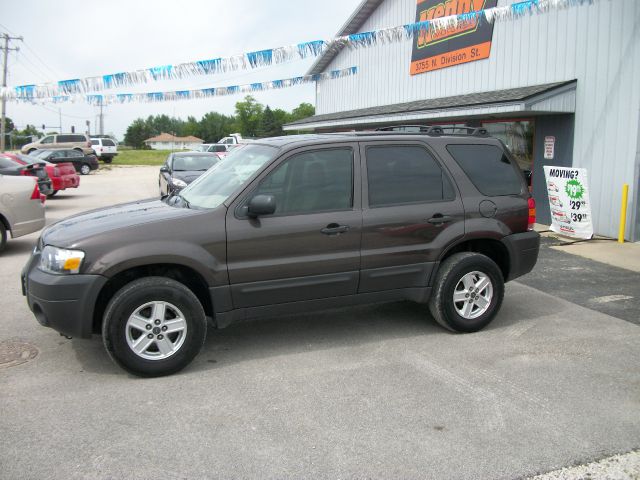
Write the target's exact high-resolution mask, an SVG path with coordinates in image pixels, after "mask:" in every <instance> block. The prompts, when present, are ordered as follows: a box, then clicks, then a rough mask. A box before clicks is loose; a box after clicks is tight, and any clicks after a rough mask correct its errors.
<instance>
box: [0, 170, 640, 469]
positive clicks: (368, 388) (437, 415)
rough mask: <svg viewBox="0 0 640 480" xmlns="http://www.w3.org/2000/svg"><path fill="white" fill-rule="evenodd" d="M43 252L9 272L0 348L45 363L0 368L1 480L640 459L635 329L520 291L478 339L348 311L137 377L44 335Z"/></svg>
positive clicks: (238, 336)
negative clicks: (29, 265) (17, 349)
mask: <svg viewBox="0 0 640 480" xmlns="http://www.w3.org/2000/svg"><path fill="white" fill-rule="evenodd" d="M156 194H157V167H134V168H113V169H112V170H110V171H104V170H103V171H100V172H99V173H98V174H95V175H90V176H87V177H82V183H81V186H80V188H79V189H77V190H76V191H69V192H61V193H60V194H59V195H60V196H59V197H56V198H55V199H52V200H49V201H47V217H48V221H49V222H51V221H54V220H58V219H60V218H63V217H65V216H67V215H70V214H72V213H75V212H79V211H82V210H86V209H90V208H96V207H100V206H107V205H111V204H115V203H121V202H123V201H127V200H133V199H139V198H147V197H149V196H153V195H156ZM36 238H37V235H31V236H29V237H27V238H24V239H17V240H10V241H9V244H8V248H7V251H6V252H5V253H4V254H3V255H2V257H0V265H1V268H0V282H1V283H2V289H0V305H1V306H2V317H1V319H0V342H4V343H5V344H8V343H9V342H13V343H17V342H23V343H26V344H30V345H33V346H35V347H36V348H37V351H35V350H34V352H35V353H37V355H35V353H33V355H32V356H35V358H32V359H31V360H29V361H26V362H25V363H22V364H19V365H15V366H7V365H5V366H4V367H3V366H2V365H0V412H1V415H0V478H6V479H20V478H60V479H74V478H135V479H148V478H163V479H182V478H184V479H196V478H225V479H227V478H469V479H478V478H483V479H494V478H495V479H500V478H505V479H510V478H521V477H526V476H530V475H534V474H536V473H540V472H546V471H550V470H554V469H556V468H559V467H563V466H567V465H572V464H575V463H584V462H587V461H590V460H593V459H599V458H602V457H605V456H608V455H611V454H615V453H622V452H627V451H629V450H632V449H636V448H638V447H639V446H640V414H639V412H640V349H639V348H638V345H640V327H639V326H638V325H636V324H633V323H631V322H628V321H625V320H623V319H619V318H615V317H613V316H609V315H607V314H605V313H602V312H597V311H594V310H590V309H588V308H585V307H583V306H580V305H577V304H575V303H571V302H570V301H567V300H565V299H562V298H559V297H557V296H554V295H550V294H548V293H544V292H541V291H540V290H537V289H534V288H532V287H530V286H526V285H524V284H522V283H518V282H513V283H510V284H508V286H507V290H506V294H505V301H504V305H503V308H502V310H501V312H500V314H499V315H498V317H497V318H496V319H495V321H494V322H493V323H492V324H491V325H490V326H489V327H488V328H486V329H485V330H483V331H482V332H479V333H476V334H470V335H455V334H451V333H449V332H447V331H445V330H443V329H441V328H440V327H438V326H437V325H436V324H435V322H434V321H433V320H432V319H431V317H430V315H429V313H428V310H427V309H426V308H425V307H424V306H420V305H414V304H410V303H395V304H389V305H378V306H367V307H357V308H344V309H336V310H332V311H327V312H322V313H314V314H306V315H300V316H295V317H283V318H273V319H270V320H266V321H261V322H253V323H244V324H238V325H232V326H230V327H229V328H227V329H224V330H220V331H215V330H210V331H209V336H208V339H207V342H206V344H205V347H204V349H203V351H202V352H201V354H200V355H199V357H198V358H197V359H196V360H195V361H194V363H193V364H192V365H191V366H190V367H188V368H187V369H186V370H185V371H184V372H182V373H180V374H178V375H174V376H171V377H166V378H159V379H139V378H136V377H132V376H129V375H127V374H126V373H124V372H123V371H122V370H120V369H119V368H118V367H116V366H115V365H114V364H113V363H112V362H111V361H110V360H109V358H108V356H107V354H106V353H105V351H104V349H103V347H102V342H101V340H100V338H97V337H95V338H93V339H92V340H77V339H73V340H68V339H66V338H64V337H61V336H59V335H58V334H57V333H56V332H55V331H53V330H50V329H46V328H43V327H41V326H39V325H38V323H37V322H36V320H35V319H34V317H33V315H32V314H31V313H30V312H29V310H28V308H27V305H26V302H25V301H24V298H23V297H22V295H21V292H20V281H19V272H20V270H21V268H22V266H23V265H24V263H25V261H26V259H27V256H28V255H29V252H30V250H31V248H32V246H33V244H34V242H35V240H36ZM636 298H637V297H636Z"/></svg>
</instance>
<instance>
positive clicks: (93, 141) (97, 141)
mask: <svg viewBox="0 0 640 480" xmlns="http://www.w3.org/2000/svg"><path fill="white" fill-rule="evenodd" d="M91 145H100V140H96V139H94V138H92V139H91Z"/></svg>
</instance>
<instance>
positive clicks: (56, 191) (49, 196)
mask: <svg viewBox="0 0 640 480" xmlns="http://www.w3.org/2000/svg"><path fill="white" fill-rule="evenodd" d="M59 191H60V190H54V191H53V192H51V193H50V194H49V195H47V198H51V197H53V196H55V194H56V193H58V192H59Z"/></svg>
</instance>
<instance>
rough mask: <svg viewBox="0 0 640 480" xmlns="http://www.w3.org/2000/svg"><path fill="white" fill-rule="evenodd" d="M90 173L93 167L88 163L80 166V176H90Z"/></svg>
mask: <svg viewBox="0 0 640 480" xmlns="http://www.w3.org/2000/svg"><path fill="white" fill-rule="evenodd" d="M89 173H91V166H90V165H89V164H88V163H83V164H82V165H80V174H82V175H89Z"/></svg>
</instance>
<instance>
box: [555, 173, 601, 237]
mask: <svg viewBox="0 0 640 480" xmlns="http://www.w3.org/2000/svg"><path fill="white" fill-rule="evenodd" d="M544 176H545V178H546V181H547V193H548V195H549V208H550V209H551V230H553V231H554V232H557V233H560V234H562V235H567V236H569V237H575V238H584V239H589V238H591V237H592V236H593V224H592V223H591V202H590V201H589V187H588V182H587V170H586V169H585V168H566V167H550V166H545V167H544Z"/></svg>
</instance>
